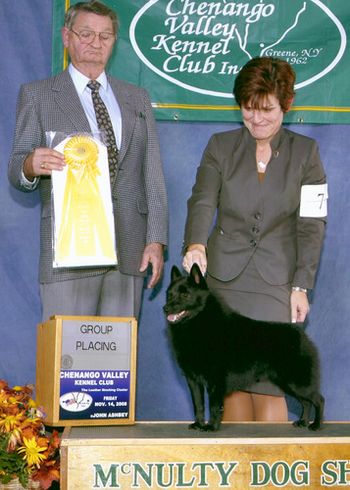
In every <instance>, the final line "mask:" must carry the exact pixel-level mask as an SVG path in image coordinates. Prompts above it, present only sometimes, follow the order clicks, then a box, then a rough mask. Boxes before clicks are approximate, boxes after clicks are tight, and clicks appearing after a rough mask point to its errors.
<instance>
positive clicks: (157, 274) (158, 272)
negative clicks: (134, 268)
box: [140, 243, 164, 288]
mask: <svg viewBox="0 0 350 490" xmlns="http://www.w3.org/2000/svg"><path fill="white" fill-rule="evenodd" d="M149 264H150V265H151V266H152V276H151V279H150V280H149V283H148V284H147V288H154V286H155V285H156V284H157V283H158V281H159V279H160V278H161V276H162V273H163V266H164V257H163V245H162V244H161V243H149V244H148V245H146V247H145V250H144V251H143V255H142V260H141V266H140V272H145V270H146V269H147V267H148V265H149Z"/></svg>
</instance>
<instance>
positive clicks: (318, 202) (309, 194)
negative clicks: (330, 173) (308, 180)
mask: <svg viewBox="0 0 350 490" xmlns="http://www.w3.org/2000/svg"><path fill="white" fill-rule="evenodd" d="M327 199H328V187H327V184H314V185H303V186H302V187H301V196H300V217H301V218H324V217H325V216H327Z"/></svg>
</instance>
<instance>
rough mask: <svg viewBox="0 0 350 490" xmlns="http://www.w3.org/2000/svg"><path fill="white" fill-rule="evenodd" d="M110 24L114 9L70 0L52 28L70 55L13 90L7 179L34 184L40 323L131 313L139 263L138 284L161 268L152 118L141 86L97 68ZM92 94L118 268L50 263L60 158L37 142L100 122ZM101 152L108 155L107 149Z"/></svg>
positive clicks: (162, 217) (162, 239)
mask: <svg viewBox="0 0 350 490" xmlns="http://www.w3.org/2000/svg"><path fill="white" fill-rule="evenodd" d="M117 26H118V19H117V15H116V13H115V12H114V11H113V10H111V9H110V8H109V7H107V6H106V5H104V4H103V3H101V2H98V1H91V2H79V3H77V4H75V5H73V6H71V7H70V8H69V10H68V11H67V13H66V17H65V25H64V27H63V29H62V40H63V44H64V47H65V48H66V49H67V50H68V53H69V56H70V60H71V63H70V65H69V67H68V69H67V70H65V71H63V72H62V73H60V74H59V75H57V76H55V77H52V78H49V79H47V80H41V81H37V82H33V83H29V84H26V85H23V86H22V87H21V90H20V94H19V99H18V104H17V121H16V131H15V138H14V144H13V151H12V155H11V160H10V163H9V179H10V181H11V183H12V184H13V185H14V186H15V187H16V188H18V189H20V190H22V191H24V192H31V191H34V190H36V189H37V188H39V191H40V197H41V204H42V211H41V243H40V293H41V301H42V306H43V314H42V316H43V320H44V321H45V320H47V318H49V317H50V316H51V315H54V314H58V315H59V314H63V315H103V316H136V317H137V315H138V313H139V309H140V305H141V296H142V286H143V280H144V276H145V274H146V271H147V269H148V267H150V268H151V269H152V275H151V277H150V280H149V283H148V287H154V286H155V285H156V284H157V282H158V280H159V278H160V277H161V274H162V269H163V248H164V246H166V244H167V199H166V190H165V184H164V178H163V171H162V165H161V161H160V154H159V145H158V140H157V134H156V128H155V122H154V118H153V115H152V108H151V104H150V100H149V97H148V95H147V93H146V91H145V90H143V89H141V88H138V87H136V86H133V85H130V84H127V83H125V82H122V81H120V80H117V79H115V78H112V77H111V76H109V75H108V74H106V72H105V67H106V64H107V62H108V60H109V58H110V56H111V53H112V50H113V47H114V44H115V41H116V38H117ZM96 81H97V82H98V84H96ZM96 93H97V97H100V98H101V99H102V104H103V106H104V109H105V110H107V112H108V116H109V121H110V123H111V124H112V131H111V132H112V138H114V152H115V155H114V157H113V156H111V154H110V151H108V155H109V159H112V163H113V165H112V168H111V167H110V168H111V193H112V201H113V208H114V218H115V234H116V237H117V256H118V266H117V267H89V268H64V269H62V268H54V267H53V252H52V214H51V213H52V210H51V174H52V171H62V170H63V168H64V166H65V161H64V157H63V155H62V154H61V153H59V152H57V151H55V150H54V149H51V148H48V147H47V146H46V133H47V132H49V131H55V132H63V133H66V134H72V133H76V132H96V131H98V130H99V129H101V125H100V122H98V117H97V116H96V112H95V106H94V100H93V97H94V96H96ZM108 116H107V117H108ZM102 129H103V128H102ZM113 133H114V134H113ZM109 150H112V152H113V147H112V146H111V147H109ZM114 162H115V163H114ZM110 165H111V161H110Z"/></svg>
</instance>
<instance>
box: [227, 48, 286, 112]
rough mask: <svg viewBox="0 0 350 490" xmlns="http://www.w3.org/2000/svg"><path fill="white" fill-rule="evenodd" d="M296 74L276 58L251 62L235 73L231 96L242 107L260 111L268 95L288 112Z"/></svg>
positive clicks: (263, 58) (252, 60) (265, 58)
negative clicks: (247, 106) (273, 97)
mask: <svg viewBox="0 0 350 490" xmlns="http://www.w3.org/2000/svg"><path fill="white" fill-rule="evenodd" d="M294 83H295V72H294V70H293V68H292V67H291V66H290V64H289V63H287V61H284V60H280V59H278V58H271V57H261V58H253V59H251V60H250V61H248V63H246V64H245V65H244V66H243V68H242V69H241V71H240V72H239V73H238V75H237V77H236V79H235V83H234V87H233V95H234V96H235V98H236V101H237V104H238V105H239V106H240V107H242V106H245V105H247V104H249V105H250V106H251V107H252V108H253V109H260V108H261V106H262V103H263V102H264V100H265V99H266V97H267V96H268V95H274V96H275V97H276V98H277V99H278V101H279V103H280V106H281V108H282V111H283V112H287V111H288V110H289V108H290V105H291V103H292V101H293V97H294V94H295V92H294Z"/></svg>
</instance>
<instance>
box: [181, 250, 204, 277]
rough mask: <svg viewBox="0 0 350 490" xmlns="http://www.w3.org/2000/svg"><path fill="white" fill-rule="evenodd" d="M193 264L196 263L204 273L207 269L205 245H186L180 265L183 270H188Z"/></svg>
mask: <svg viewBox="0 0 350 490" xmlns="http://www.w3.org/2000/svg"><path fill="white" fill-rule="evenodd" d="M193 264H198V265H199V268H200V270H201V272H202V274H203V275H204V274H205V273H206V271H207V253H206V249H205V246H204V245H202V244H201V243H193V244H192V245H189V246H188V247H187V252H186V253H185V255H184V258H183V261H182V265H183V268H184V269H185V271H187V272H190V270H191V267H192V265H193Z"/></svg>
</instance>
